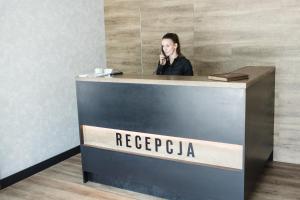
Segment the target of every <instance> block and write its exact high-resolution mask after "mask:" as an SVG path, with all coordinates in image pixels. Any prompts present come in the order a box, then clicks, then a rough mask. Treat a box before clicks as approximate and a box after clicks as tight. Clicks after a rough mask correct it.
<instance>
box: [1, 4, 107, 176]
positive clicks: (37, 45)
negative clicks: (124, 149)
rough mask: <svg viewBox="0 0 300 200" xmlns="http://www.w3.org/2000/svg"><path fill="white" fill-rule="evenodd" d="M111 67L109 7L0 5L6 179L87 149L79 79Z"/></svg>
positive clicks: (94, 5)
mask: <svg viewBox="0 0 300 200" xmlns="http://www.w3.org/2000/svg"><path fill="white" fill-rule="evenodd" d="M105 63H106V61H105V34H104V23H103V1H102V0H43V1H40V0H1V1H0V84H1V86H0V107H1V108H0V134H1V135H0V138H1V140H0V178H5V177H7V176H9V175H11V174H13V173H16V172H18V171H20V170H23V169H25V168H27V167H30V166H32V165H35V164H37V163H39V162H41V161H44V160H46V159H48V158H50V157H53V156H55V155H57V154H60V153H62V152H64V151H66V150H69V149H71V148H73V147H75V146H77V145H79V137H78V127H77V108H76V99H75V98H76V94H75V81H74V77H75V75H77V74H79V73H83V72H88V71H90V70H92V69H93V68H94V67H95V66H105Z"/></svg>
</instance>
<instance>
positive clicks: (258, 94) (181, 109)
mask: <svg viewBox="0 0 300 200" xmlns="http://www.w3.org/2000/svg"><path fill="white" fill-rule="evenodd" d="M237 72H241V73H247V74H249V79H248V80H243V81H234V82H220V81H211V80H208V79H207V77H204V76H203V77H202V76H193V77H187V76H155V75H153V76H140V75H135V76H133V75H132V76H129V75H128V76H126V75H121V76H115V77H86V78H77V80H76V89H77V104H78V118H79V128H80V142H81V155H82V170H83V180H84V182H86V181H93V182H98V183H102V184H106V185H111V186H115V187H119V188H124V189H128V190H133V191H137V192H141V193H147V194H151V195H154V196H159V197H163V198H167V199H185V200H187V199H188V200H189V199H191V200H192V199H193V200H206V199H209V200H221V199H222V200H242V199H248V198H249V196H250V194H251V192H252V191H253V189H254V186H255V184H256V182H257V180H258V178H259V176H260V175H261V173H262V172H263V169H264V165H265V163H266V162H267V161H268V159H270V158H272V152H273V132H274V86H275V68H274V67H244V68H241V69H239V70H237Z"/></svg>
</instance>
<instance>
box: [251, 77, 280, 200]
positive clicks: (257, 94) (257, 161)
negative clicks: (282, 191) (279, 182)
mask: <svg viewBox="0 0 300 200" xmlns="http://www.w3.org/2000/svg"><path fill="white" fill-rule="evenodd" d="M274 96H275V72H273V73H270V74H269V75H267V76H265V77H264V79H263V80H261V81H259V82H256V83H255V84H254V85H252V86H251V87H249V88H247V92H246V101H247V106H246V132H245V191H246V196H248V195H249V194H250V193H251V191H252V190H253V189H254V187H255V183H256V182H257V180H258V178H259V175H260V174H261V173H262V172H263V169H264V165H265V164H266V161H267V160H268V158H269V157H270V155H271V154H272V152H273V135H274Z"/></svg>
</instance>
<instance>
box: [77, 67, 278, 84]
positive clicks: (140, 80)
mask: <svg viewBox="0 0 300 200" xmlns="http://www.w3.org/2000/svg"><path fill="white" fill-rule="evenodd" d="M274 71H275V67H274V66H270V67H269V66H247V67H243V68H240V69H237V70H235V71H233V72H238V73H244V74H248V75H249V79H247V80H240V81H232V82H223V81H214V80H209V79H208V77H207V76H166V75H126V74H125V75H116V76H112V77H108V76H106V77H95V76H94V75H88V76H87V77H78V76H77V77H76V81H89V82H109V83H132V84H155V85H182V86H204V87H229V88H247V87H249V86H251V85H252V84H254V83H255V82H257V81H258V80H260V79H262V78H263V77H264V76H266V75H267V74H269V73H272V72H274Z"/></svg>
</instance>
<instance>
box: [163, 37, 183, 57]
mask: <svg viewBox="0 0 300 200" xmlns="http://www.w3.org/2000/svg"><path fill="white" fill-rule="evenodd" d="M162 39H170V40H172V41H173V42H174V43H177V49H176V53H177V54H178V55H179V56H181V55H182V54H181V50H180V42H179V37H178V35H177V34H176V33H167V34H165V35H164V36H163V37H162Z"/></svg>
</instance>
